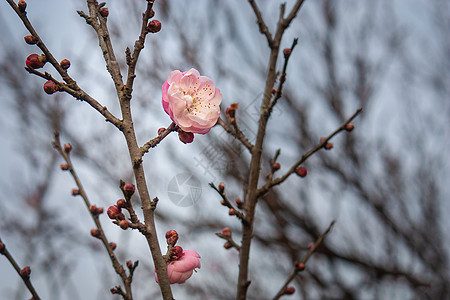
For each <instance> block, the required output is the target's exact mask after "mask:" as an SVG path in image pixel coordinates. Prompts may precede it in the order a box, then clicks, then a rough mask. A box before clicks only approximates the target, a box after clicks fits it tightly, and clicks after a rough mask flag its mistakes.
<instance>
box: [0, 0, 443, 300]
mask: <svg viewBox="0 0 450 300" xmlns="http://www.w3.org/2000/svg"><path fill="white" fill-rule="evenodd" d="M27 2H28V8H27V11H28V17H29V18H30V20H31V21H32V23H33V25H34V26H35V28H36V29H37V31H38V33H39V34H40V36H41V38H42V39H43V40H44V42H45V43H46V45H47V46H48V47H49V49H51V51H52V53H53V54H54V56H55V57H56V58H57V59H58V60H61V59H64V58H67V59H69V60H70V61H71V63H72V66H71V67H70V69H69V73H70V74H71V76H72V77H73V78H74V79H75V80H76V81H77V82H78V84H79V85H80V86H81V87H82V88H83V89H84V90H85V91H87V92H88V93H90V94H91V95H92V96H93V97H95V98H96V99H97V100H98V101H100V102H101V103H102V104H104V105H106V106H107V107H108V108H109V109H110V111H111V112H113V113H114V114H115V115H119V106H118V102H117V99H116V96H115V93H114V86H113V84H112V81H111V79H110V77H109V74H108V73H107V71H106V68H105V64H104V62H103V58H102V53H101V51H100V49H99V47H98V41H97V37H96V36H95V33H94V31H93V30H92V29H91V28H90V27H89V26H88V25H87V24H86V23H85V22H84V21H83V19H81V18H80V17H79V16H78V15H77V13H76V10H84V11H86V3H85V1H81V0H78V1H56V0H39V1H37V0H28V1H27ZM257 3H258V5H259V7H260V9H261V11H262V14H263V17H264V19H265V21H266V24H267V25H268V27H269V29H270V30H271V32H274V30H275V28H276V22H277V20H278V16H279V7H280V3H281V2H279V1H258V2H257ZM293 3H294V1H287V11H289V10H290V8H291V7H292V6H293ZM145 5H146V1H143V0H141V1H138V0H133V1H131V0H129V1H126V4H124V2H123V1H108V2H107V4H106V7H108V9H109V12H110V14H109V17H108V25H109V29H110V33H111V35H112V39H113V42H114V46H115V51H116V56H117V57H118V58H119V60H120V63H121V64H122V67H123V70H124V71H125V70H126V63H125V55H124V51H125V48H126V47H127V46H128V47H132V46H133V45H134V41H135V40H136V39H137V37H138V32H139V30H140V29H139V28H140V20H141V14H142V12H143V11H144V9H145ZM155 12H156V15H155V19H158V20H160V21H161V22H162V30H161V32H159V33H157V34H154V35H151V34H150V35H149V36H148V39H147V42H146V46H145V48H144V50H143V52H142V54H141V57H140V61H139V68H138V72H137V78H136V81H135V90H134V94H133V99H132V104H133V113H134V124H135V127H136V131H137V134H138V139H139V143H140V144H141V145H142V144H143V143H145V142H146V141H148V140H149V139H151V138H153V137H155V136H156V135H157V130H158V128H160V127H167V126H168V125H169V124H170V118H169V117H168V116H167V115H166V114H165V113H164V111H163V109H162V106H161V86H162V83H163V82H164V81H165V80H166V78H167V76H168V75H169V73H170V71H172V70H175V69H179V70H182V71H186V70H188V69H190V68H191V67H194V68H196V69H198V70H199V71H200V73H201V74H202V75H206V76H208V77H210V78H212V79H213V81H214V83H215V84H216V86H217V87H218V88H219V89H220V90H221V92H222V94H223V96H224V99H223V104H222V111H223V112H224V110H225V109H226V107H227V106H229V105H230V104H231V103H233V102H238V103H239V109H238V112H237V122H238V124H239V125H240V126H241V128H242V130H243V131H244V133H245V135H246V136H247V137H248V139H249V140H251V141H253V140H254V138H255V134H256V129H257V123H256V122H257V120H258V113H259V105H260V103H261V100H262V93H263V89H264V83H265V73H266V67H267V64H268V53H269V49H268V46H267V42H266V40H265V37H264V36H263V35H261V34H260V33H259V30H258V26H257V24H256V17H255V16H254V14H253V11H252V10H251V7H250V5H249V4H248V3H246V1H237V0H232V1H218V0H216V1H212V0H202V1H195V2H194V1H181V0H174V1H156V4H155ZM0 26H1V28H3V30H2V34H1V35H0V55H1V58H2V59H1V60H0V86H1V90H2V92H1V93H0V101H1V102H0V103H1V107H2V111H3V114H2V117H1V118H0V140H1V148H0V151H1V155H0V166H1V168H0V191H1V194H0V195H1V196H0V205H1V206H0V207H1V208H0V237H1V239H2V240H3V242H4V243H5V244H6V246H7V248H8V249H9V251H10V252H11V253H12V254H13V255H14V256H15V258H16V260H17V261H18V263H19V264H20V265H21V266H25V265H30V266H31V269H32V273H31V279H32V282H33V284H34V285H35V287H36V289H37V291H38V293H39V294H40V296H41V297H42V298H43V299H119V297H114V296H112V295H110V292H109V289H110V288H111V287H113V286H115V285H118V284H120V281H119V277H118V276H117V275H116V274H115V273H114V270H113V268H112V267H111V265H110V261H109V259H108V257H107V254H106V252H105V251H104V249H103V248H102V246H101V244H100V242H99V241H98V240H96V239H94V238H92V237H91V236H90V233H89V231H90V229H91V228H93V226H94V224H93V222H92V220H91V218H90V216H89V214H88V212H87V210H86V208H85V207H84V204H83V203H82V200H81V198H77V197H72V196H71V189H72V188H74V187H75V185H74V182H73V180H72V178H71V177H70V175H69V174H68V173H64V172H62V171H61V170H60V168H59V165H60V164H61V163H63V161H62V159H61V158H60V157H59V156H58V155H57V153H56V151H55V150H53V149H52V145H51V142H52V139H53V131H54V130H55V129H56V130H59V131H60V132H61V139H62V142H63V143H66V142H70V143H71V144H72V145H73V151H72V158H73V162H74V166H75V169H76V170H77V171H78V173H79V175H80V177H81V180H82V182H83V184H84V187H85V189H86V191H87V193H88V196H89V198H90V201H91V202H92V203H93V204H96V205H97V206H103V207H104V208H105V210H106V208H107V207H108V206H110V205H113V204H114V203H115V202H116V201H117V200H118V199H119V198H121V191H120V189H119V187H118V185H119V180H120V179H122V180H125V181H129V182H132V180H133V177H132V172H131V171H132V170H131V168H130V162H129V156H128V152H127V149H126V143H125V140H124V139H123V138H122V136H121V134H120V133H119V132H118V131H117V130H116V129H115V128H114V127H113V126H112V125H110V124H108V123H106V122H105V121H104V120H103V118H102V117H101V116H100V115H99V114H98V113H97V112H96V111H94V110H93V109H91V108H90V107H89V106H88V105H87V104H86V103H82V102H80V101H76V100H74V99H73V98H71V97H70V96H68V95H65V94H62V93H56V94H53V95H50V96H49V95H47V94H45V93H44V92H43V89H42V86H43V84H44V80H43V79H41V78H38V77H36V76H31V75H29V74H28V73H27V72H26V71H25V70H24V68H23V67H24V65H25V59H26V57H27V56H28V55H29V54H31V53H38V54H40V52H39V50H38V48H37V47H35V46H29V45H27V44H25V43H24V41H23V36H25V35H27V34H28V33H27V32H26V30H25V28H24V27H23V25H22V23H21V21H20V19H19V18H18V17H17V16H15V15H14V13H13V11H12V9H11V8H10V7H9V5H8V4H7V3H6V2H4V1H3V2H1V3H0ZM449 29H450V2H449V1H446V0H442V1H439V0H434V1H425V0H408V1H407V0H396V1H369V0H366V1H357V0H353V1H352V0H345V1H325V0H321V1H306V2H305V4H304V5H303V7H302V9H301V11H300V13H299V14H298V16H297V18H296V19H295V20H294V21H293V23H292V25H291V26H290V27H289V28H288V29H287V31H286V33H285V36H284V39H283V41H282V45H281V49H283V48H287V47H290V46H291V44H292V41H293V39H294V38H296V37H298V38H299V44H298V45H297V47H296V48H295V50H294V51H293V54H292V56H291V59H290V63H289V66H288V69H287V81H286V83H285V85H284V87H285V88H284V91H283V97H282V98H281V99H280V101H279V103H278V104H277V106H276V108H275V111H274V113H273V117H272V118H271V120H270V121H269V126H268V133H267V134H268V135H267V138H266V140H265V150H264V153H263V157H264V159H263V172H262V173H263V174H266V173H269V172H270V164H269V160H270V158H271V157H273V155H274V153H275V151H276V150H277V149H281V155H280V157H279V162H280V163H281V170H280V171H279V172H280V174H284V172H285V171H286V170H288V169H289V168H290V167H291V166H292V165H293V164H294V163H295V162H296V161H297V160H298V159H299V158H300V157H301V155H302V154H303V153H306V152H307V151H308V150H309V149H311V148H313V147H314V146H315V145H316V144H317V143H318V141H319V140H320V137H322V136H327V135H328V134H329V133H331V132H332V131H334V130H335V129H336V128H337V127H338V126H339V125H340V124H341V123H342V122H343V121H344V120H346V119H347V118H348V117H349V116H351V115H352V114H353V113H354V112H355V111H356V109H357V108H359V107H363V113H362V114H361V115H360V116H359V117H358V118H357V119H356V120H355V121H354V124H355V129H354V130H353V132H351V133H346V132H344V133H342V134H340V135H339V136H337V137H336V138H335V139H333V141H332V142H333V143H334V148H333V149H332V150H331V151H327V152H325V151H320V152H318V153H317V154H316V155H314V156H313V157H311V158H310V159H309V160H308V161H307V162H306V163H305V166H306V167H307V168H308V171H309V173H308V176H307V177H305V178H299V177H296V176H295V175H294V176H292V177H291V178H289V179H288V180H287V181H286V182H285V183H284V184H283V185H281V186H278V187H276V188H274V189H273V190H272V191H271V192H270V193H268V194H267V195H266V196H265V197H264V198H263V199H261V200H260V202H259V207H258V210H257V215H256V223H255V238H254V242H253V245H252V253H251V254H252V257H251V263H250V279H251V281H252V283H251V286H250V288H249V296H248V298H249V299H270V298H272V297H273V296H275V294H276V293H277V291H278V289H279V288H280V287H281V286H282V284H283V283H284V281H285V279H286V278H287V277H288V275H289V274H290V272H291V271H292V270H293V268H294V265H293V262H294V261H295V260H297V259H300V258H301V257H302V256H303V255H304V254H305V253H306V251H307V247H308V244H309V243H310V242H313V241H315V239H316V238H317V237H318V236H319V235H320V233H322V232H323V231H324V230H325V229H326V228H327V227H328V225H329V224H330V222H331V221H332V220H336V225H335V227H334V229H333V231H332V232H331V233H330V234H329V236H328V237H327V238H326V240H325V242H324V243H323V245H322V246H320V247H319V248H318V251H317V253H316V254H314V256H313V257H312V258H311V260H310V261H309V262H308V264H307V268H306V270H305V272H302V273H300V274H299V275H298V276H297V277H296V279H295V280H294V282H293V283H292V285H293V286H295V288H296V290H297V291H296V293H295V294H294V295H293V296H291V299H449V298H450V286H449V283H450V271H449V270H450V268H449V267H450V266H449V254H450V251H449V249H450V243H449V242H450V241H449V235H448V233H447V232H448V229H449V228H450V224H449V223H450V221H449V219H448V216H449V214H450V206H449V201H448V200H449V195H450V189H449V184H448V183H449V161H448V153H449V152H450V144H449V138H450V136H449V135H450V126H449V124H450V123H449V121H450V102H449V101H450V36H449V34H448V33H449ZM278 63H279V69H280V70H281V67H282V63H283V59H282V55H281V57H280V59H279V61H278ZM44 70H45V71H48V72H50V73H51V74H52V75H54V76H56V75H57V74H56V72H55V71H54V70H52V69H51V68H50V66H49V65H47V66H45V67H44ZM224 115H225V114H224V113H223V115H222V116H223V117H224ZM249 158H250V156H249V155H248V153H247V152H246V149H245V148H243V147H242V146H240V144H239V143H238V142H237V141H236V140H234V139H233V138H232V137H230V136H228V135H227V134H226V133H225V132H224V130H223V129H222V128H221V127H219V126H216V127H214V128H213V129H212V130H211V132H210V133H208V134H207V135H205V136H200V135H196V136H195V140H194V143H192V144H188V145H184V144H182V143H181V142H180V141H179V140H178V137H177V136H176V134H171V135H170V136H169V137H168V138H166V139H165V140H164V141H163V143H161V144H160V145H159V146H158V147H157V148H156V149H154V150H152V151H150V153H149V154H147V155H146V156H145V158H144V164H145V166H146V174H147V181H148V182H149V187H150V193H151V196H152V197H156V196H157V197H158V198H159V199H160V202H159V204H158V209H157V213H158V219H157V229H158V232H159V237H160V243H161V245H162V247H164V245H165V241H164V233H165V232H166V231H167V230H170V229H174V230H176V231H177V232H178V233H179V235H180V240H179V242H178V244H179V245H180V246H182V247H183V248H184V249H191V250H196V251H197V252H199V253H200V255H201V256H202V260H201V261H202V268H201V270H199V272H198V273H196V274H194V275H193V277H192V278H191V279H190V280H189V281H187V282H186V283H185V284H183V285H175V286H173V291H174V296H175V298H176V299H233V298H234V297H235V290H236V282H237V273H238V253H237V251H236V250H235V249H230V250H226V249H225V248H224V247H223V244H224V240H221V239H219V238H217V237H216V236H215V235H214V233H216V232H220V231H221V229H222V228H223V227H225V226H227V227H230V228H231V229H232V231H233V235H234V239H235V240H236V241H239V240H240V224H239V221H238V220H237V219H236V218H232V217H230V216H228V211H227V209H226V208H224V207H223V206H221V205H220V197H219V196H218V195H217V194H216V193H215V192H214V191H212V190H211V188H210V187H209V186H208V183H209V182H214V183H215V184H216V185H217V184H218V183H219V182H224V183H225V186H226V192H227V195H228V197H229V198H230V199H234V198H241V199H242V196H243V189H244V188H245V184H244V183H245V181H246V178H247V175H248V174H247V169H248V165H249ZM185 178H190V180H189V181H187V182H185V180H184V179H185ZM264 181H265V178H264V177H262V178H261V183H263V182H264ZM174 194H176V195H178V196H182V197H184V198H183V199H185V200H186V199H187V200H189V201H187V202H186V201H185V202H183V203H180V202H177V201H176V200H174V199H176V197H174V196H173V195H174ZM135 197H136V198H135V199H134V200H135V207H136V208H138V207H139V199H138V198H137V196H135ZM101 221H102V224H103V226H104V228H105V230H106V234H107V237H108V239H109V240H110V241H113V242H116V243H117V244H118V247H117V250H116V253H117V256H118V257H119V259H120V261H121V262H122V263H124V262H125V261H126V260H133V261H134V260H139V262H140V264H139V267H138V268H137V270H136V272H135V276H134V281H133V286H134V290H133V292H134V296H135V299H159V297H160V296H159V289H158V287H157V285H156V283H155V281H154V275H153V264H152V260H151V258H150V253H149V250H148V246H147V244H146V241H145V239H144V238H143V237H142V236H141V235H140V234H139V233H137V232H134V231H131V230H128V231H123V230H121V229H120V228H118V227H117V226H115V225H113V224H111V221H110V220H109V219H108V218H107V216H106V215H103V216H102V217H101ZM0 295H2V296H1V298H2V299H17V300H18V299H28V298H29V297H30V296H29V294H28V291H27V290H26V289H25V287H24V285H23V283H22V282H21V279H20V278H19V276H18V275H17V274H16V273H15V272H14V270H13V268H12V267H11V265H10V264H9V263H8V262H7V260H6V259H5V258H4V257H0Z"/></svg>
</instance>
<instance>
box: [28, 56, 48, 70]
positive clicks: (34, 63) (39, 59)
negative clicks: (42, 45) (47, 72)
mask: <svg viewBox="0 0 450 300" xmlns="http://www.w3.org/2000/svg"><path fill="white" fill-rule="evenodd" d="M46 62H47V60H46V58H45V55H44V54H41V55H37V54H36V53H33V54H30V55H28V57H27V59H26V61H25V64H26V66H27V67H30V68H33V69H39V68H42V67H43V66H44V65H45V63H46Z"/></svg>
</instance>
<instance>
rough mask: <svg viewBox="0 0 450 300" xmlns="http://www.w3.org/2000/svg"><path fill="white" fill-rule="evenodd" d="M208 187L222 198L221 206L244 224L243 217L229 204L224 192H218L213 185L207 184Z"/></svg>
mask: <svg viewBox="0 0 450 300" xmlns="http://www.w3.org/2000/svg"><path fill="white" fill-rule="evenodd" d="M209 185H210V186H211V187H212V188H213V189H214V190H215V191H216V192H217V193H218V194H219V195H220V196H221V197H222V202H221V204H222V205H223V206H226V207H228V208H229V209H230V212H231V211H233V215H235V216H236V217H237V218H238V219H240V220H241V221H242V222H244V223H245V222H246V220H245V216H244V214H243V213H241V212H240V211H239V210H237V209H236V208H234V206H233V204H231V202H230V200H228V197H227V195H226V194H225V192H224V191H222V192H221V191H220V190H219V189H218V188H217V187H216V186H215V184H214V183H212V182H211V183H209Z"/></svg>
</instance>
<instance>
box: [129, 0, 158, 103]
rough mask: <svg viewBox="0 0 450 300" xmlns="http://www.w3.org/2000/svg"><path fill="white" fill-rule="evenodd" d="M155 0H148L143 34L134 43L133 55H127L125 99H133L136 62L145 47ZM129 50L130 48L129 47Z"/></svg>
mask: <svg viewBox="0 0 450 300" xmlns="http://www.w3.org/2000/svg"><path fill="white" fill-rule="evenodd" d="M153 2H154V0H148V1H147V9H146V10H145V12H144V14H143V15H142V25H141V34H140V35H139V39H138V40H137V41H136V42H135V43H134V50H133V55H127V56H128V58H129V59H128V61H127V64H128V76H127V83H126V85H125V95H124V98H125V99H131V92H132V91H133V83H134V78H136V73H135V71H136V64H137V62H138V59H139V54H140V53H141V51H142V49H144V44H145V37H146V36H147V33H148V30H147V24H148V21H149V20H150V16H151V11H152V7H153ZM127 50H128V51H129V49H127Z"/></svg>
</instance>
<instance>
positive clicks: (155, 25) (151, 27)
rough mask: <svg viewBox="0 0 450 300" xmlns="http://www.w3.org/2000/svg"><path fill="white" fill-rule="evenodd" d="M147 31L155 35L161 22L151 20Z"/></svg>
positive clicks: (159, 28)
mask: <svg viewBox="0 0 450 300" xmlns="http://www.w3.org/2000/svg"><path fill="white" fill-rule="evenodd" d="M147 29H148V31H149V32H151V33H157V32H159V31H160V30H161V22H160V21H158V20H151V21H150V22H149V23H148V26H147Z"/></svg>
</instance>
